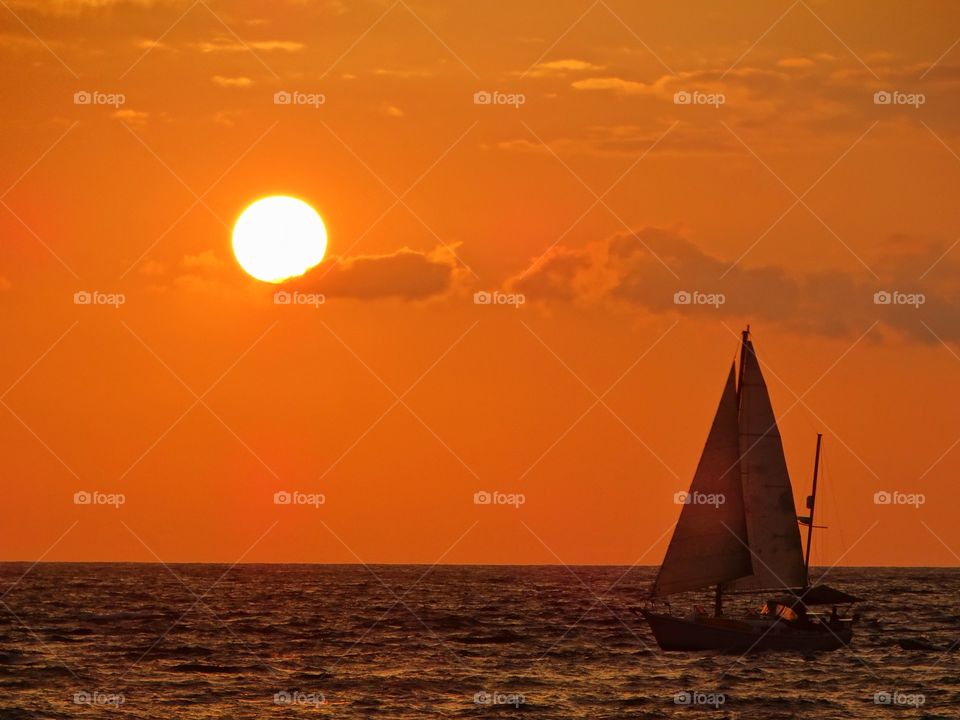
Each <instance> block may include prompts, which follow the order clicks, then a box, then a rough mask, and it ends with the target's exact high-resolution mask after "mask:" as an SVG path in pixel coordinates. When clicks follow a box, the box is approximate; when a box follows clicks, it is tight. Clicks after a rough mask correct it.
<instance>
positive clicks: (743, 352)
mask: <svg viewBox="0 0 960 720" xmlns="http://www.w3.org/2000/svg"><path fill="white" fill-rule="evenodd" d="M749 339H750V326H749V325H747V329H746V330H744V331H743V332H741V333H740V373H739V375H738V376H737V399H738V400H739V399H740V392H741V391H742V390H743V368H744V366H746V362H744V361H745V360H746V358H747V341H748V340H749Z"/></svg>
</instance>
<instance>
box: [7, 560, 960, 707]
mask: <svg viewBox="0 0 960 720" xmlns="http://www.w3.org/2000/svg"><path fill="white" fill-rule="evenodd" d="M654 573H655V568H649V567H640V568H634V569H629V568H625V567H572V568H566V567H562V566H545V567H510V566H442V565H441V566H435V567H430V566H419V565H407V566H398V565H390V566H370V567H365V566H362V565H341V566H336V565H238V566H236V567H230V566H226V565H222V566H221V565H172V566H169V567H166V566H163V565H153V564H145V565H144V564H59V563H57V564H39V565H36V566H34V567H31V566H30V565H29V564H27V563H5V564H0V592H3V593H4V595H3V598H2V602H0V688H2V689H0V718H3V719H16V720H32V719H34V718H88V717H89V718H93V717H97V718H103V717H110V718H162V719H163V720H170V719H171V718H176V719H177V720H191V719H194V718H205V719H206V718H305V717H337V718H369V717H381V718H424V717H437V718H444V717H448V718H474V717H477V718H479V717H514V716H517V717H519V716H524V717H539V718H690V717H703V716H705V715H704V714H706V716H708V717H711V718H751V719H753V718H758V719H760V720H764V719H766V718H795V717H802V718H805V719H806V720H818V719H826V718H850V717H856V718H893V717H910V718H958V717H960V670H958V663H960V649H958V650H957V651H956V652H952V651H949V650H948V648H950V647H951V646H952V645H953V644H954V643H956V642H957V641H960V602H958V600H960V571H958V570H954V569H928V568H908V569H903V568H836V569H834V570H832V571H830V573H829V583H830V584H831V585H833V586H835V587H839V588H842V589H844V590H846V591H848V592H852V593H854V594H856V595H858V596H860V597H862V598H864V599H865V602H863V603H861V604H860V605H858V607H857V609H858V610H859V612H860V614H861V619H860V622H859V623H858V625H857V627H856V631H855V635H854V640H853V643H852V645H851V646H850V647H849V648H847V649H842V650H838V651H834V652H824V653H820V654H815V655H808V656H804V655H802V654H798V653H774V652H755V653H751V654H750V655H748V656H746V657H743V656H741V655H739V654H733V653H727V654H725V653H710V652H698V653H664V652H661V651H660V650H659V649H658V648H657V646H656V643H655V642H654V640H653V637H652V635H651V634H650V632H649V629H648V628H647V627H646V625H645V623H644V622H643V621H642V619H641V618H639V617H638V616H637V615H636V614H635V613H634V612H633V610H632V609H631V608H635V607H637V606H638V605H639V602H640V599H641V597H642V595H643V593H644V591H645V589H646V588H647V586H648V584H649V582H650V581H651V579H652V577H653V574H654ZM675 606H676V609H685V607H684V604H683V603H676V604H675ZM920 639H922V640H923V642H925V643H929V646H919V645H913V647H923V648H924V649H904V648H903V647H902V646H901V641H904V640H912V641H919V640H920ZM908 647H910V645H908Z"/></svg>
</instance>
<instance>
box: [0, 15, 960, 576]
mask: <svg viewBox="0 0 960 720" xmlns="http://www.w3.org/2000/svg"><path fill="white" fill-rule="evenodd" d="M7 4H8V5H9V8H8V9H2V8H0V53H2V55H3V64H2V67H3V70H2V71H0V72H2V81H0V82H2V85H3V98H4V102H3V103H2V104H0V127H2V137H3V139H4V141H3V142H2V143H0V153H2V162H0V168H2V170H0V172H2V178H0V186H2V187H0V196H2V205H0V233H2V242H3V244H2V250H3V252H2V264H0V322H2V326H3V331H4V339H5V341H4V344H3V347H4V352H3V353H2V354H0V395H2V402H3V405H2V406H0V444H2V448H3V460H2V464H0V468H2V470H0V472H2V477H3V486H4V490H3V492H4V502H3V503H0V525H2V527H3V529H4V530H3V533H2V536H3V539H2V541H0V559H2V560H8V559H9V560H30V561H32V560H36V559H37V558H41V557H42V558H43V559H45V560H136V561H154V560H157V559H158V558H159V559H162V560H164V561H168V562H172V561H221V562H234V561H237V560H242V561H244V562H249V561H254V562H275V561H277V562H358V561H361V560H362V561H365V562H419V563H433V562H436V561H442V562H464V563H556V562H565V563H571V564H573V563H624V564H630V563H634V562H637V563H641V564H656V563H658V562H659V561H660V559H661V557H662V555H663V551H664V549H665V546H666V542H667V540H668V538H669V528H670V527H671V525H672V523H673V522H674V521H675V519H676V517H677V515H678V512H679V508H678V506H677V505H675V504H674V503H673V495H674V493H675V492H676V491H678V490H682V489H686V487H687V485H688V483H689V479H690V477H691V475H692V472H693V469H694V467H695V465H696V462H697V460H698V457H699V453H700V450H701V448H702V445H703V442H704V439H705V437H706V434H707V430H708V426H709V422H710V420H711V418H712V413H713V411H714V409H715V406H716V402H717V400H718V398H719V394H720V391H721V388H722V383H723V381H724V379H725V377H726V373H727V371H728V367H729V362H730V360H731V359H732V358H733V356H734V353H735V351H736V347H737V333H738V331H739V330H740V329H741V327H742V326H743V325H744V324H745V323H746V322H750V323H751V324H752V327H753V330H754V339H755V343H756V346H757V350H758V353H759V355H760V358H761V360H762V361H763V362H764V363H766V368H765V372H766V376H767V381H768V383H769V385H770V391H771V394H772V398H773V403H774V409H775V410H776V412H777V413H779V414H780V415H781V416H782V418H781V432H782V434H783V438H784V444H785V448H786V454H787V460H788V464H789V467H790V469H791V472H792V476H793V480H794V486H795V491H796V496H797V498H798V505H799V504H801V503H802V498H803V496H804V495H805V494H806V493H807V492H808V487H809V481H810V474H811V467H812V460H813V457H812V456H813V447H814V441H815V435H816V432H818V431H821V432H823V433H824V434H825V463H826V464H825V471H826V474H825V478H824V486H823V487H824V489H823V494H822V495H821V501H822V503H821V504H820V505H819V507H818V513H819V512H821V511H822V515H821V516H820V520H822V522H823V523H825V524H827V525H829V526H830V529H829V530H828V531H825V532H823V533H820V535H819V537H818V540H817V544H816V545H815V547H814V561H815V562H820V563H834V562H839V563H840V564H853V565H862V564H868V565H870V564H882V565H900V564H904V565H953V564H955V563H956V561H957V557H958V553H960V527H958V526H957V523H956V521H955V514H956V500H957V496H956V490H955V484H956V482H955V479H956V477H957V474H958V472H960V448H958V447H957V440H958V435H960V406H958V403H957V402H956V398H957V390H958V386H960V322H958V317H960V315H958V312H960V301H958V297H957V290H956V280H955V279H956V277H957V276H958V275H957V272H958V270H960V248H956V249H955V248H954V247H953V245H954V243H955V242H956V241H957V238H958V237H960V207H958V204H957V202H956V198H957V192H956V191H957V188H958V185H960V156H958V154H960V126H958V118H960V112H958V110H960V107H958V106H960V94H958V92H957V90H958V86H960V47H956V48H955V47H954V43H955V42H956V40H957V35H958V33H960V30H958V27H960V8H958V7H952V6H951V5H949V4H945V3H933V2H929V3H911V4H909V5H907V4H904V3H895V2H875V1H872V0H871V1H870V2H845V3H833V2H817V1H815V0H807V1H806V2H800V3H797V4H791V3H789V2H782V3H780V2H777V3H770V2H742V3H737V9H736V10H735V11H734V10H730V9H724V10H722V11H721V10H718V9H717V8H716V6H715V5H716V4H713V3H701V2H689V3H687V2H678V3H660V4H654V6H650V7H648V6H646V5H645V6H643V7H636V6H635V4H634V3H625V2H618V1H614V0H601V1H600V2H597V3H594V4H591V3H590V2H565V1H562V0H561V1H560V2H556V3H549V4H548V5H549V9H547V6H546V5H544V3H539V2H519V3H509V4H508V5H502V6H501V5H500V4H497V3H493V4H490V3H466V2H454V3H441V4H437V3H429V4H428V3H421V2H413V1H405V0H400V2H396V3H392V2H390V1H389V0H384V1H381V0H376V1H373V0H371V1H365V2H356V3H353V2H349V3H348V2H339V1H338V0H328V1H325V2H323V1H321V2H305V1H303V0H299V1H298V0H288V1H287V2H282V1H276V2H265V1H261V2H254V1H252V0H248V1H241V2H230V3H227V2H204V1H201V2H198V3H193V4H191V2H190V0H169V1H167V2H164V1H162V0H140V1H133V0H131V1H129V2H124V1H122V0H59V1H54V2H40V0H8V2H7ZM80 91H86V92H91V93H93V92H99V93H104V94H122V95H123V96H124V100H125V101H124V102H123V104H119V105H116V106H110V105H93V104H90V105H77V104H74V94H75V93H77V92H80ZM277 91H288V92H300V93H305V94H310V93H312V94H322V95H323V96H324V99H325V102H324V103H323V104H322V105H319V106H318V107H312V106H309V105H298V106H292V105H276V104H274V101H273V98H274V93H275V92H277ZM478 91H488V92H500V93H505V94H517V93H519V94H522V95H523V100H524V101H523V103H522V104H521V105H519V106H518V107H514V106H510V105H478V104H475V103H474V93H476V92H478ZM878 91H880V92H889V93H902V95H901V96H899V97H901V98H904V97H906V96H909V95H911V94H912V95H917V94H919V95H921V96H922V100H923V102H922V104H919V101H918V102H915V103H914V104H913V105H911V104H880V105H878V104H875V102H874V93H876V92H878ZM677 92H689V93H694V92H696V93H703V94H704V95H710V94H713V95H716V94H722V95H723V98H724V103H723V104H722V105H719V106H711V105H690V104H675V102H674V96H675V93H677ZM916 105H919V106H916ZM276 193H285V194H291V195H295V196H297V197H300V198H303V199H304V200H306V201H308V202H310V203H311V204H312V205H313V206H314V207H316V208H317V210H318V211H319V212H320V213H321V214H322V215H323V217H324V219H325V221H326V223H327V228H328V232H329V246H328V256H327V259H326V260H325V261H324V263H323V264H322V265H321V266H319V267H318V268H317V269H316V270H314V271H312V272H311V273H309V274H308V276H307V277H305V278H303V279H301V280H298V281H297V282H294V283H291V284H290V289H291V290H293V289H298V290H300V291H303V292H317V293H323V294H324V295H325V296H326V303H325V304H324V305H323V306H321V307H319V308H312V307H309V306H299V307H290V306H282V305H275V304H274V303H273V292H274V290H275V289H276V288H275V287H273V286H270V285H266V284H263V283H259V282H257V281H254V280H253V279H251V278H250V277H248V276H247V275H245V274H244V273H243V272H242V270H241V269H240V268H239V267H238V266H237V265H236V263H235V262H234V260H233V257H232V254H231V250H230V229H231V227H232V224H233V222H234V220H235V219H236V217H237V215H238V214H239V213H240V212H241V211H242V210H243V209H244V207H246V206H247V205H248V204H249V203H250V202H251V201H252V200H254V199H256V198H258V197H262V196H264V195H269V194H276ZM482 290H486V291H496V290H499V291H503V292H512V293H517V292H521V293H523V294H524V295H525V297H526V302H525V303H524V305H523V306H521V307H519V308H513V307H509V306H486V305H475V304H474V302H473V293H474V292H476V291H482ZM884 290H886V291H891V292H892V291H899V292H903V293H922V294H923V295H924V298H925V302H924V304H923V305H922V306H921V307H919V308H914V307H894V306H885V305H876V304H874V293H875V292H877V291H884ZM78 291H90V292H92V291H99V292H102V293H121V294H122V295H123V296H124V299H125V302H124V304H123V305H122V306H121V307H119V308H113V307H108V306H96V307H94V306H85V305H75V304H74V302H73V296H74V293H76V292H78ZM677 291H690V292H692V291H700V292H703V293H722V294H723V295H724V297H725V303H724V304H723V305H721V306H720V307H718V308H715V307H711V306H683V305H679V306H678V305H675V304H674V299H673V298H674V293H676V292H677ZM408 391H409V392H408ZM398 398H399V400H398ZM598 398H600V399H599V401H598ZM278 490H286V491H300V492H303V493H322V494H323V495H324V496H325V498H326V502H325V504H324V505H323V506H322V507H319V508H313V507H290V506H278V505H275V504H274V502H273V495H274V493H275V492H276V491H278ZM480 490H487V491H501V492H504V493H523V495H524V496H525V498H526V502H525V503H524V504H523V505H522V507H520V508H513V507H502V506H483V505H475V504H474V502H473V495H474V493H475V492H477V491H480ZM77 491H88V492H93V491H98V492H103V493H123V495H124V496H125V500H126V502H125V503H124V504H123V506H122V507H120V508H119V509H115V508H113V507H109V506H85V505H76V504H74V501H73V496H74V493H75V492H77ZM877 491H890V492H894V491H899V492H903V493H922V494H923V496H924V499H925V502H924V504H923V505H921V506H920V507H918V508H914V507H910V506H884V505H876V504H875V503H874V494H875V493H876V492H877Z"/></svg>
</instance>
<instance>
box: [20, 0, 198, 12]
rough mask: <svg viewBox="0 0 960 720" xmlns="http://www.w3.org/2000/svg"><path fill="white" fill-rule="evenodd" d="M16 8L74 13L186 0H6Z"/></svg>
mask: <svg viewBox="0 0 960 720" xmlns="http://www.w3.org/2000/svg"><path fill="white" fill-rule="evenodd" d="M6 4H7V5H10V6H12V7H13V8H16V9H20V8H23V9H27V10H33V11H36V12H43V13H46V14H48V15H76V14H78V13H81V12H84V11H87V10H100V9H104V8H112V7H117V6H121V5H130V6H134V7H143V8H149V7H153V6H155V5H170V6H182V5H186V4H187V0H7V2H6Z"/></svg>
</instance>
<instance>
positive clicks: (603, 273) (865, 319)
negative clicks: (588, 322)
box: [507, 227, 960, 342]
mask: <svg viewBox="0 0 960 720" xmlns="http://www.w3.org/2000/svg"><path fill="white" fill-rule="evenodd" d="M946 246H948V243H939V242H934V241H932V240H929V239H927V240H923V239H918V238H916V237H905V236H894V237H893V238H891V239H890V240H889V241H888V242H887V243H886V247H885V251H884V254H883V256H882V257H880V258H879V259H878V260H876V261H874V263H873V265H874V269H875V270H876V271H877V272H878V274H879V275H880V279H879V280H877V279H875V278H874V277H873V276H872V275H870V274H869V273H867V271H865V270H864V271H859V270H856V271H840V270H825V271H817V272H808V273H800V272H796V271H793V270H791V269H789V268H787V267H783V266H776V265H760V266H757V265H749V264H747V262H746V261H744V262H739V263H735V262H734V261H733V260H732V259H726V258H721V257H718V256H717V255H714V254H712V253H710V252H707V251H705V250H704V249H703V248H701V247H700V246H698V245H697V244H695V243H693V242H691V241H690V240H688V239H686V238H685V237H683V236H682V235H680V234H679V233H678V232H676V231H674V230H669V229H663V228H651V227H648V228H644V229H642V230H639V231H636V232H633V233H621V234H618V235H614V236H612V237H610V238H607V239H605V240H602V241H597V242H594V243H590V244H588V245H587V246H585V247H580V248H565V247H556V248H553V249H551V250H550V251H549V252H547V253H546V254H545V255H544V256H543V257H542V258H539V259H538V260H537V261H535V262H534V263H533V264H532V265H531V267H529V268H528V269H527V270H525V271H524V272H523V273H521V274H519V275H517V276H515V277H514V278H512V279H511V280H510V281H509V282H508V283H507V286H508V287H509V288H510V289H511V290H515V291H517V292H522V293H524V294H525V295H526V296H527V298H528V300H529V301H531V302H536V301H541V302H551V301H552V302H579V303H606V304H610V305H613V306H618V307H621V308H626V309H632V310H642V311H645V312H649V313H653V314H663V313H679V314H684V315H693V316H698V317H701V318H718V319H720V318H723V319H726V318H730V317H733V318H737V319H747V320H749V319H755V320H757V321H761V320H762V321H766V322H769V323H771V324H778V325H781V326H783V327H786V328H788V329H791V330H794V331H799V332H806V333H813V334H819V335H825V336H853V337H856V336H858V335H859V334H860V333H862V332H863V331H864V330H866V329H867V328H868V327H870V325H871V324H872V323H874V322H875V321H879V322H880V323H881V324H882V326H883V327H885V328H886V329H888V330H889V331H892V332H893V333H894V334H897V335H901V336H905V337H909V338H912V339H914V340H919V341H923V342H936V337H935V336H934V335H933V334H932V333H931V329H932V330H933V331H935V332H936V333H937V335H939V336H940V337H941V338H943V339H944V340H949V341H954V342H960V297H958V296H957V293H956V292H955V290H954V289H953V288H952V287H951V285H950V280H951V278H953V277H956V275H957V273H958V272H960V253H958V259H954V258H953V257H951V256H950V255H949V254H948V255H947V256H946V257H944V258H943V259H942V260H940V262H939V264H935V263H936V261H937V258H938V257H940V256H941V255H942V254H943V252H944V250H945V249H946ZM931 267H933V269H932V270H931ZM667 268H669V270H668V269H667ZM671 271H672V272H671ZM674 273H675V274H676V276H675V275H674ZM677 292H687V293H695V292H699V293H703V294H704V295H709V294H713V295H722V296H723V298H724V302H723V303H722V304H719V305H711V304H699V305H697V304H686V305H684V304H677V303H676V302H675V294H676V293H677ZM878 292H879V293H891V294H893V293H902V294H903V296H908V295H918V296H922V303H921V304H920V305H919V307H917V306H915V305H912V304H907V303H905V302H904V303H903V304H899V305H898V304H896V302H895V303H894V304H877V302H876V297H875V295H876V293H878ZM925 324H926V325H925ZM928 326H929V327H928Z"/></svg>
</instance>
